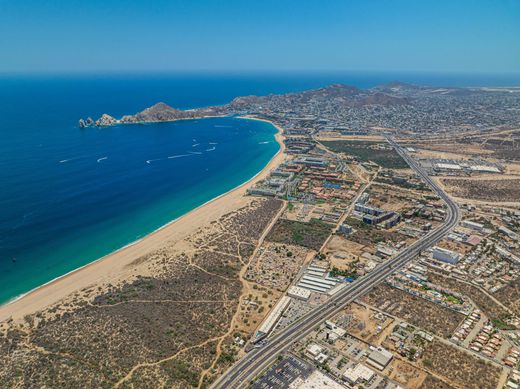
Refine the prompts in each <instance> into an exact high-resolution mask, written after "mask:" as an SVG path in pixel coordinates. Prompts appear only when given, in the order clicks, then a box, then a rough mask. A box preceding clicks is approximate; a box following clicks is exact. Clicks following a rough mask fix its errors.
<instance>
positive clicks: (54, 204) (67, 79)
mask: <svg viewBox="0 0 520 389" xmlns="http://www.w3.org/2000/svg"><path fill="white" fill-rule="evenodd" d="M395 79H400V80H402V81H407V82H417V83H423V84H433V85H462V86H473V85H493V86H498V85H515V84H516V85H518V84H519V83H518V80H511V79H507V78H504V77H502V78H501V77H500V76H496V77H495V78H493V77H487V78H479V76H476V78H467V77H466V78H461V77H457V76H455V75H452V76H439V75H431V76H426V75H413V74H412V75H399V74H392V75H374V74H368V75H367V74H281V75H275V74H262V75H250V74H243V75H226V74H210V75H203V74H174V75H172V74H164V75H161V74H156V75H142V74H133V75H115V74H109V75H62V76H56V75H2V76H0V186H1V190H0V286H1V287H0V303H1V302H7V301H9V300H11V299H13V298H15V297H17V296H20V295H21V294H23V293H26V292H28V291H30V290H31V289H33V288H35V287H38V286H40V285H42V284H44V283H46V282H48V281H50V280H52V279H54V278H56V277H59V276H61V275H63V274H65V273H67V272H69V271H72V270H74V269H76V268H78V267H80V266H83V265H85V264H87V263H89V262H92V261H94V260H96V259H97V258H100V257H101V256H103V255H106V254H109V253H110V252H113V251H114V250H117V249H119V248H121V247H123V246H125V245H127V244H129V243H131V242H133V241H135V240H137V239H139V238H141V237H143V236H145V235H146V234H148V233H150V232H152V231H154V230H156V229H157V228H160V227H161V226H163V225H164V224H166V223H168V222H170V221H171V220H173V219H175V218H177V217H179V216H181V215H183V214H185V213H186V212H188V211H190V210H192V209H193V208H195V207H197V206H199V205H201V204H203V203H205V202H207V201H209V200H211V199H212V198H214V197H216V196H218V195H220V194H223V193H225V192H227V191H229V190H230V189H232V188H234V187H236V186H238V185H240V184H241V183H243V182H245V181H246V180H248V179H250V178H251V177H252V176H254V175H255V174H256V173H258V172H259V171H260V170H261V169H262V168H263V167H264V166H265V165H266V164H267V162H268V161H269V160H270V159H271V158H272V157H273V155H274V154H275V153H276V152H277V151H278V149H279V146H278V144H277V143H276V142H275V141H274V134H275V132H276V130H275V128H274V127H273V126H271V125H270V124H268V123H264V122H259V121H251V120H244V119H238V118H215V119H204V120H187V121H178V122H174V123H161V124H149V125H121V126H114V127H110V128H102V129H98V128H87V129H79V128H78V125H77V122H78V119H79V118H80V117H87V116H92V117H94V118H97V117H99V116H100V115H101V114H102V113H109V114H111V115H113V116H116V117H120V116H122V115H124V114H132V113H135V112H138V111H140V110H142V109H144V108H146V107H148V106H150V105H152V104H154V103H156V102H159V101H163V102H165V103H167V104H169V105H171V106H173V107H176V108H182V109H186V108H195V107H203V106H207V105H215V104H224V103H227V102H229V101H230V100H231V99H233V98H234V97H236V96H242V95H249V94H258V95H263V94H269V93H283V92H290V91H298V90H304V89H308V88H317V87H322V86H326V85H328V84H331V83H338V82H344V83H347V84H351V85H355V86H358V87H361V88H365V87H371V86H374V85H376V84H378V83H382V82H388V81H392V80H395Z"/></svg>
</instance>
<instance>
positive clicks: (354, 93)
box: [79, 84, 410, 128]
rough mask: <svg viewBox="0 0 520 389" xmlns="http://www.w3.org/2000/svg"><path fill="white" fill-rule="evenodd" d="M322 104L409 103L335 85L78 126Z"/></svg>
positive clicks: (160, 108) (160, 106)
mask: <svg viewBox="0 0 520 389" xmlns="http://www.w3.org/2000/svg"><path fill="white" fill-rule="evenodd" d="M320 101H327V102H330V103H332V104H339V105H341V106H344V107H356V108H359V107H364V106H369V105H381V106H394V105H407V104H410V101H409V100H408V99H407V98H406V97H401V96H395V95H392V94H389V93H384V92H382V91H380V90H377V89H369V90H363V89H359V88H356V87H353V86H348V85H343V84H334V85H330V86H327V87H325V88H320V89H313V90H307V91H303V92H296V93H287V94H280V95H267V96H242V97H237V98H235V99H234V100H233V101H231V102H230V103H229V104H225V105H220V106H213V107H206V108H196V109H190V110H181V109H176V108H173V107H170V106H169V105H168V104H165V103H162V102H161V103H157V104H155V105H153V106H151V107H149V108H146V109H145V110H143V111H141V112H138V113H136V114H134V115H125V116H123V117H122V118H120V119H116V118H114V117H112V116H110V115H108V114H103V115H102V116H101V117H100V118H99V119H98V120H96V121H94V120H92V119H91V118H87V119H80V120H79V126H80V127H81V128H85V127H93V126H97V127H105V126H112V125H115V124H130V123H157V122H171V121H175V120H185V119H197V118H205V117H214V116H227V115H240V114H245V113H255V112H268V111H270V110H279V109H280V108H283V107H290V106H292V105H294V104H309V103H315V102H316V103H317V102H320Z"/></svg>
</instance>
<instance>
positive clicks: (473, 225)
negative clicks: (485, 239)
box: [462, 220, 484, 231]
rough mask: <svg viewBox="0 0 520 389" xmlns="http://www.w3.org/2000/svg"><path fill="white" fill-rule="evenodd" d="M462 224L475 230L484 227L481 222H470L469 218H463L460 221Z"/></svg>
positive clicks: (480, 229)
mask: <svg viewBox="0 0 520 389" xmlns="http://www.w3.org/2000/svg"><path fill="white" fill-rule="evenodd" d="M462 225H463V226H464V227H466V228H471V229H472V230H475V231H482V230H483V229H484V225H483V224H480V223H477V222H472V221H471V220H464V221H463V222H462Z"/></svg>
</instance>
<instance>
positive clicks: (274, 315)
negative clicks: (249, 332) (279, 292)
mask: <svg viewBox="0 0 520 389" xmlns="http://www.w3.org/2000/svg"><path fill="white" fill-rule="evenodd" d="M290 302H291V298H290V297H288V296H283V297H282V298H281V299H280V300H279V301H278V302H277V303H276V305H275V306H274V308H273V309H272V311H271V312H270V313H269V316H267V317H266V319H265V320H264V322H263V323H262V325H261V326H260V328H258V331H259V332H262V333H264V334H268V333H269V332H271V330H272V329H273V327H274V325H275V324H276V322H277V321H278V319H279V318H280V316H281V315H282V313H283V311H285V308H287V305H289V303H290Z"/></svg>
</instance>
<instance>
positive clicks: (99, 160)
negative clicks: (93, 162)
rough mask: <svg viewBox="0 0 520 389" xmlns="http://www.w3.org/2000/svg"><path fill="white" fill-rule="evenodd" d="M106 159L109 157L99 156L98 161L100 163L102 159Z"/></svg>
mask: <svg viewBox="0 0 520 389" xmlns="http://www.w3.org/2000/svg"><path fill="white" fill-rule="evenodd" d="M105 159H108V157H101V158H98V160H97V163H100V162H101V161H104V160H105Z"/></svg>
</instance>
